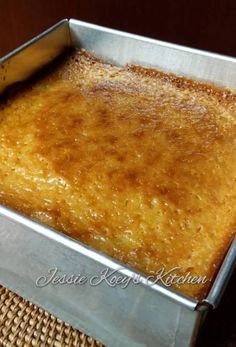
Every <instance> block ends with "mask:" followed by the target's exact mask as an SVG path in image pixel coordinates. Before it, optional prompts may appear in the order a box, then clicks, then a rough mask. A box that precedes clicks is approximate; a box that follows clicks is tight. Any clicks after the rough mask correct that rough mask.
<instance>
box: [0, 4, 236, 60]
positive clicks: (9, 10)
mask: <svg viewBox="0 0 236 347" xmlns="http://www.w3.org/2000/svg"><path fill="white" fill-rule="evenodd" d="M71 17H74V18H78V19H81V20H85V21H88V22H91V23H96V24H100V25H104V26H108V27H112V28H116V29H120V30H124V31H128V32H133V33H136V34H142V35H145V36H149V37H153V38H158V39H161V40H166V41H170V42H175V43H179V44H184V45H187V46H190V47H197V48H202V49H205V50H210V51H213V52H220V53H223V54H227V55H232V56H236V1H235V0H218V1H217V0H205V1H203V0H198V1H197V0H194V1H193V0H161V1H160V0H0V35H1V36H0V56H1V55H3V54H5V53H7V52H8V51H10V50H12V49H13V48H15V47H17V46H18V45H19V44H20V43H22V42H24V41H26V40H28V39H29V38H31V37H33V36H34V35H36V34H38V33H40V32H41V31H42V30H44V29H46V28H48V27H49V26H51V25H52V24H54V23H56V22H57V21H59V20H60V19H62V18H71Z"/></svg>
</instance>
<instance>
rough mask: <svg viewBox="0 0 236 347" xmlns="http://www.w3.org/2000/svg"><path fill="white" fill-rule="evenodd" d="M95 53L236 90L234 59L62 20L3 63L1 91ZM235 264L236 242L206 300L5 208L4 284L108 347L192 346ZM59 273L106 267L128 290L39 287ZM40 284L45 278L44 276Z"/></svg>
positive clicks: (0, 212) (0, 233)
mask: <svg viewBox="0 0 236 347" xmlns="http://www.w3.org/2000/svg"><path fill="white" fill-rule="evenodd" d="M68 46H75V47H80V48H85V49H88V50H90V51H94V52H95V54H96V55H98V56H102V57H103V58H105V59H108V60H111V61H113V62H115V63H117V64H119V65H123V64H127V63H136V64H141V65H144V66H152V67H157V68H160V69H162V70H166V71H170V72H174V73H177V74H180V75H186V76H189V77H192V78H196V79H199V80H204V81H208V82H213V83H217V84H220V85H223V86H227V87H230V88H236V59H234V58H231V57H225V56H222V55H218V54H212V53H208V52H203V51H199V50H195V49H191V48H186V47H182V46H178V45H174V44H170V43H165V42H161V41H157V40H152V39H148V38H144V37H140V36H137V35H132V34H127V33H123V32H119V31H116V30H111V29H107V28H103V27H100V26H96V25H92V24H88V23H84V22H81V21H78V20H74V19H71V20H63V21H61V22H59V23H58V24H56V25H55V26H53V27H52V28H50V29H48V30H47V31H46V32H44V33H42V34H41V35H39V36H37V37H36V38H34V39H33V40H31V41H29V42H27V43H26V44H24V45H23V46H21V47H19V48H18V49H16V50H14V51H13V52H12V53H10V54H8V55H6V56H5V57H3V58H2V59H0V91H3V90H4V89H5V88H6V87H8V86H9V85H11V84H13V83H16V82H20V81H22V80H23V79H25V78H27V77H29V76H31V75H32V74H33V73H34V72H36V71H37V70H38V69H40V68H42V66H44V65H45V64H47V63H49V62H50V61H52V60H53V59H54V58H55V57H56V56H58V55H59V53H60V52H62V51H63V50H64V49H65V48H66V47H68ZM235 260H236V240H234V242H233V243H232V245H231V247H230V249H229V251H228V253H227V255H226V257H225V259H224V262H223V263H222V266H221V268H220V270H219V272H218V275H217V277H216V279H215V281H214V283H213V285H212V287H211V290H210V292H209V294H208V296H207V297H206V298H205V299H204V300H203V301H201V302H198V301H197V300H193V299H191V298H189V297H186V296H184V295H182V294H181V293H179V292H177V291H175V290H173V289H168V288H167V287H164V286H162V285H161V284H155V285H151V286H150V283H147V280H146V279H145V277H144V276H142V275H140V274H139V273H138V272H136V271H134V270H133V269H130V268H129V267H127V266H124V265H123V264H121V263H120V262H118V261H116V260H114V259H112V258H110V257H108V256H106V255H104V254H103V253H101V252H97V251H95V250H93V249H92V248H90V247H88V246H85V245H84V244H82V243H81V242H79V241H76V240H73V239H71V238H69V237H68V236H66V235H64V234H62V233H60V232H58V231H56V230H53V229H51V228H48V227H46V226H44V225H41V224H40V223H37V222H35V221H32V220H31V219H29V218H27V217H25V216H22V215H20V214H18V213H16V212H14V211H12V210H10V209H7V208H5V207H3V206H0V283H1V284H2V285H4V286H6V287H8V288H9V289H11V290H13V291H14V292H16V293H17V294H19V295H21V296H22V297H24V298H25V299H28V300H31V301H32V302H33V303H35V304H37V305H39V306H41V307H42V308H44V309H46V310H48V311H49V312H51V313H53V314H55V315H56V316H57V317H59V318H61V319H62V320H64V321H66V322H68V323H69V324H71V325H73V326H74V327H75V328H78V329H80V330H82V331H84V332H85V333H87V334H90V335H92V336H93V337H95V338H96V339H98V340H100V341H101V342H103V343H104V344H106V345H107V346H111V347H120V346H124V347H126V346H129V347H144V346H148V347H152V346H153V347H154V346H155V347H156V346H158V347H170V346H171V347H187V346H191V345H194V341H195V339H196V336H197V332H198V330H199V327H200V325H201V322H202V320H203V318H204V317H205V314H206V312H207V311H208V310H209V309H210V308H214V307H216V306H217V304H218V302H219V300H220V298H221V296H222V293H223V290H224V288H225V286H226V284H227V281H228V279H229V277H230V275H231V273H232V271H233V267H234V265H235ZM52 268H57V269H58V271H59V273H60V275H63V274H66V275H70V274H71V275H72V274H75V275H76V274H83V275H85V276H87V277H88V278H91V277H92V276H94V275H99V274H100V273H101V272H102V271H104V269H108V270H109V273H111V272H112V271H117V274H120V275H121V276H123V278H124V279H127V278H134V277H135V276H140V277H139V282H140V283H139V284H138V285H137V284H134V283H133V282H130V284H129V285H128V286H127V288H125V289H122V288H121V286H116V287H111V286H109V285H108V284H107V283H106V282H105V281H102V283H100V284H99V285H98V286H91V285H89V284H85V285H66V284H64V285H53V284H48V285H46V286H43V287H39V286H37V285H36V281H37V279H38V278H40V277H41V276H45V278H46V277H47V276H49V272H48V271H49V270H50V269H52ZM41 280H42V278H41Z"/></svg>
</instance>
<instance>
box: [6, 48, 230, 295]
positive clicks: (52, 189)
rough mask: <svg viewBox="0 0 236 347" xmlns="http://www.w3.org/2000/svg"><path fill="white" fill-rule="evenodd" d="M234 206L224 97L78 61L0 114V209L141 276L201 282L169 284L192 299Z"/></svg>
mask: <svg viewBox="0 0 236 347" xmlns="http://www.w3.org/2000/svg"><path fill="white" fill-rule="evenodd" d="M235 201H236V93H234V92H233V91H230V90H226V89H224V88H219V87H215V86H212V85H207V84H204V83H200V82H197V81H192V80H189V79H186V78H183V77H177V76H175V75H173V74H167V73H163V72H160V71H157V70H154V69H149V68H144V67H141V66H132V65H131V66H126V67H118V66H114V65H112V64H110V63H107V62H104V61H102V60H100V59H97V58H96V57H94V56H93V55H92V54H90V53H88V52H85V51H80V50H77V51H74V52H72V53H70V54H68V55H66V57H63V58H62V59H61V60H60V62H59V63H55V66H54V67H51V68H50V69H49V70H48V71H47V73H45V74H44V75H43V76H40V77H38V78H37V79H36V80H34V81H31V82H28V84H27V85H26V86H24V87H22V88H21V89H20V90H19V91H18V92H17V93H15V94H14V95H11V96H10V95H8V96H7V97H6V98H5V99H4V100H2V101H1V103H0V202H1V203H2V204H4V205H7V206H9V207H11V208H13V209H15V210H17V211H20V212H22V213H23V214H25V215H27V216H30V217H31V218H33V219H36V220H38V221H41V222H42V223H45V224H47V225H50V226H52V227H54V228H56V229H58V230H60V231H62V232H64V233H66V234H68V235H70V236H71V237H73V238H76V239H79V240H80V241H82V242H84V243H85V244H88V245H90V246H92V247H93V248H95V249H97V250H100V251H103V252H104V253H106V254H108V255H110V256H112V257H114V258H116V259H119V260H120V261H122V262H123V263H125V264H128V265H129V266H131V267H132V268H134V269H137V270H139V271H140V272H142V273H144V274H148V275H152V276H154V277H155V275H156V274H160V271H161V270H163V269H164V271H165V272H166V271H170V273H171V274H173V271H174V272H175V274H176V276H187V275H189V274H191V276H197V277H201V276H202V277H203V278H204V276H206V278H207V280H206V281H203V282H205V283H203V282H202V283H200V282H199V283H195V284H191V283H187V282H185V283H179V284H176V283H174V281H173V283H172V282H171V283H172V285H173V286H174V287H175V288H177V289H178V290H179V291H181V292H182V293H185V294H187V295H189V296H191V297H194V298H198V299H200V298H202V297H204V296H205V295H206V293H207V291H208V289H209V287H210V284H211V281H212V279H213V278H214V276H215V274H216V272H217V269H218V267H219V265H220V262H221V261H222V259H223V257H224V254H225V253H226V251H227V249H228V247H229V245H230V241H231V240H232V238H233V236H234V235H235V225H236V203H235ZM42 247H43V245H42ZM177 267H178V269H177ZM162 273H163V272H162Z"/></svg>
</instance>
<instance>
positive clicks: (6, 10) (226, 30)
mask: <svg viewBox="0 0 236 347" xmlns="http://www.w3.org/2000/svg"><path fill="white" fill-rule="evenodd" d="M62 18H77V19H80V20H84V21H88V22H91V23H96V24H100V25H103V26H108V27H111V28H115V29H120V30H124V31H128V32H133V33H136V34H142V35H144V36H149V37H153V38H157V39H161V40H165V41H170V42H174V43H178V44H183V45H187V46H190V47H196V48H201V49H205V50H209V51H213V52H219V53H223V54H227V55H231V56H236V0H225V1H223V0H222V1H221V0H218V1H217V0H205V1H203V0H199V1H191V0H162V1H158V0H156V1H155V0H136V1H135V0H38V1H33V0H0V56H2V55H4V54H6V53H7V52H9V51H11V50H12V49H13V48H15V47H17V46H19V45H20V44H21V43H23V42H25V41H27V40H28V39H30V38H32V37H33V36H35V35H36V34H38V33H40V32H41V31H43V30H44V29H47V28H48V27H49V26H51V25H53V24H54V23H56V22H57V21H59V20H61V19H62ZM235 312H236V273H235V274H234V276H233V278H232V280H231V282H230V285H229V287H228V288H227V291H226V293H225V295H224V298H223V300H222V302H221V304H220V307H219V308H218V309H217V310H216V311H214V312H212V313H210V314H209V316H208V318H207V319H206V321H205V323H204V325H203V328H202V331H201V334H200V337H199V339H198V343H197V346H198V347H236V313H235Z"/></svg>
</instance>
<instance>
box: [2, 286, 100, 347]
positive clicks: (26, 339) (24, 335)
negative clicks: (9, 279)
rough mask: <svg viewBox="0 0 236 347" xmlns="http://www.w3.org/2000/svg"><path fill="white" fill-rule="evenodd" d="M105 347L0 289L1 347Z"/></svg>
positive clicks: (4, 289)
mask: <svg viewBox="0 0 236 347" xmlns="http://www.w3.org/2000/svg"><path fill="white" fill-rule="evenodd" d="M15 346H17V347H26V346H27V347H104V346H103V345H102V344H101V343H99V342H98V341H95V340H94V339H93V338H92V337H89V336H87V335H85V334H83V333H81V332H80V331H78V330H76V329H74V328H72V327H71V326H70V325H68V324H66V323H64V322H63V321H61V320H60V319H57V318H56V317H54V316H53V315H51V314H49V313H47V312H45V311H44V310H42V309H41V308H39V307H37V306H36V305H34V304H32V303H31V302H29V301H26V300H24V299H22V298H21V297H19V296H18V295H16V294H15V293H13V292H11V291H10V290H8V289H6V288H3V287H1V286H0V347H15Z"/></svg>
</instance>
